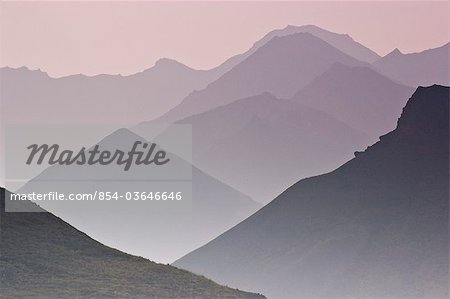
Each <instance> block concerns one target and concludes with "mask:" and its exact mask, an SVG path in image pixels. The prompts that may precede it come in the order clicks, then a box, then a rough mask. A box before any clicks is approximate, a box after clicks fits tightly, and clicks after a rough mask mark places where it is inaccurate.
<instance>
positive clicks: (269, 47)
mask: <svg viewBox="0 0 450 299" xmlns="http://www.w3.org/2000/svg"><path fill="white" fill-rule="evenodd" d="M336 62H340V63H343V64H346V65H350V66H362V65H366V63H364V62H361V61H359V60H357V59H355V58H353V57H351V56H349V55H347V54H345V53H343V52H341V51H340V50H338V49H336V48H334V47H333V46H331V45H330V44H328V43H327V42H325V41H323V40H321V39H320V38H318V37H316V36H314V35H312V34H310V33H304V32H300V33H294V34H291V35H286V36H275V37H273V38H272V39H270V40H269V41H268V42H266V43H265V44H264V45H262V46H261V47H259V48H258V49H257V50H256V51H255V52H254V53H253V54H251V55H249V56H248V57H247V58H245V59H244V60H243V61H242V62H241V63H239V64H238V65H236V66H235V67H233V68H232V69H231V70H230V71H228V72H227V73H225V74H224V75H222V76H221V77H220V78H219V79H217V80H216V81H214V82H212V83H210V84H209V85H208V86H207V87H206V88H205V89H203V90H200V91H196V92H193V93H191V94H190V95H189V96H188V97H186V98H185V99H184V100H183V101H182V102H181V104H180V105H178V106H177V107H175V108H174V109H172V110H170V111H169V112H167V113H166V114H164V115H163V116H161V117H160V118H157V119H156V120H155V121H156V122H159V123H171V122H173V121H176V120H180V119H182V118H184V117H187V116H191V115H194V114H198V113H201V112H205V111H207V110H210V109H212V108H215V107H219V106H222V105H225V104H229V103H231V102H232V101H235V100H238V99H241V98H245V97H249V96H253V95H256V94H260V93H263V92H270V93H272V94H273V95H275V96H277V97H280V98H291V97H292V96H293V95H294V94H295V93H296V92H297V91H298V90H299V89H301V88H302V87H304V86H305V85H306V84H308V83H309V82H310V81H311V80H312V79H314V78H315V77H317V76H319V75H320V74H322V73H323V72H324V71H326V70H327V69H328V68H329V67H330V66H331V65H333V64H334V63H336Z"/></svg>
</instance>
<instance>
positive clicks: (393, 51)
mask: <svg viewBox="0 0 450 299" xmlns="http://www.w3.org/2000/svg"><path fill="white" fill-rule="evenodd" d="M400 55H403V53H402V52H401V51H400V50H399V49H398V48H395V49H394V50H392V51H391V52H390V53H389V54H387V55H386V57H387V56H400Z"/></svg>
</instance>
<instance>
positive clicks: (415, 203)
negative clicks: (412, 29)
mask: <svg viewBox="0 0 450 299" xmlns="http://www.w3.org/2000/svg"><path fill="white" fill-rule="evenodd" d="M449 92H450V88H449V87H443V86H437V85H434V86H431V87H426V88H424V87H419V88H418V89H417V90H416V92H415V93H414V95H413V96H412V98H411V99H410V100H409V101H408V103H407V105H406V107H405V108H404V110H403V113H402V116H401V117H400V119H399V121H398V125H397V128H396V129H395V130H394V131H392V132H390V133H388V134H387V135H384V136H382V137H381V140H380V141H379V142H377V143H376V144H374V145H373V146H371V147H369V148H368V149H367V150H366V151H364V152H361V153H356V157H355V158H354V159H352V160H351V161H349V162H348V163H346V164H344V165H343V166H342V167H340V168H339V169H337V170H335V171H333V172H330V173H328V174H325V175H321V176H317V177H312V178H308V179H305V180H301V181H299V182H298V183H296V184H294V185H293V186H292V187H290V188H289V189H288V190H286V191H285V192H284V193H282V194H281V195H280V196H278V197H277V198H276V199H275V200H273V201H272V202H271V203H270V204H268V205H266V206H265V207H264V208H262V209H261V210H259V211H258V212H257V213H255V214H254V215H252V216H251V217H249V218H248V219H246V220H245V221H243V222H241V223H240V224H239V225H237V226H235V227H234V228H232V229H230V230H229V231H228V232H226V233H225V234H223V235H221V236H219V237H218V238H216V239H215V240H213V241H211V242H210V243H208V244H207V245H205V246H203V247H201V248H199V249H198V250H196V251H194V252H192V253H190V254H188V255H187V256H185V257H183V258H182V259H180V260H178V261H177V262H175V263H174V265H176V266H177V267H181V268H185V269H189V270H191V271H193V272H195V273H199V274H203V275H206V276H208V277H211V278H213V279H215V280H216V281H219V282H220V283H224V284H227V285H231V286H233V287H239V288H245V289H248V290H257V291H259V292H266V293H265V294H266V295H267V296H269V297H273V298H448V295H449V291H448V281H449V271H448V262H449V256H448V253H449V229H448V225H449V220H448V215H449V170H448V166H449V154H448V153H449V113H448V111H449Z"/></svg>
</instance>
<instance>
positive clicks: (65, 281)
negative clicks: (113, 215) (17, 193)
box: [0, 188, 263, 298]
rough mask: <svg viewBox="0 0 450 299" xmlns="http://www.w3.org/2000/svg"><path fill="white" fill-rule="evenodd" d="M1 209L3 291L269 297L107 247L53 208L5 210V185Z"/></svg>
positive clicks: (33, 294) (0, 191)
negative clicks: (69, 222) (37, 210)
mask: <svg viewBox="0 0 450 299" xmlns="http://www.w3.org/2000/svg"><path fill="white" fill-rule="evenodd" d="M6 196H9V192H6ZM8 200H9V199H8ZM20 204H21V205H34V204H33V203H30V202H21V203H20ZM0 209H1V210H0V225H1V235H0V240H1V242H0V251H1V256H0V282H1V286H2V288H1V296H2V297H5V298H30V297H39V298H50V297H51V298H55V297H58V298H74V297H77V298H78V297H82V298H106V297H108V298H125V297H128V298H129V297H133V298H138V297H139V298H263V296H261V295H256V294H251V293H247V292H242V291H238V290H234V289H230V288H227V287H223V286H220V285H218V284H216V283H214V282H213V281H211V280H209V279H207V278H205V277H202V276H197V275H194V274H192V273H189V272H187V271H185V270H180V269H177V268H175V267H172V266H169V265H162V264H157V263H154V262H151V261H149V260H147V259H144V258H141V257H136V256H131V255H128V254H125V253H123V252H121V251H118V250H116V249H113V248H110V247H106V246H104V245H102V244H101V243H99V242H97V241H95V240H93V239H91V238H90V237H88V236H87V235H85V234H84V233H82V232H80V231H78V230H77V229H75V228H74V227H72V226H70V225H69V224H67V223H66V222H64V221H62V220H61V219H60V218H57V217H55V216H54V215H52V214H50V213H47V212H40V213H5V190H4V189H3V188H2V189H0ZM30 209H33V208H30Z"/></svg>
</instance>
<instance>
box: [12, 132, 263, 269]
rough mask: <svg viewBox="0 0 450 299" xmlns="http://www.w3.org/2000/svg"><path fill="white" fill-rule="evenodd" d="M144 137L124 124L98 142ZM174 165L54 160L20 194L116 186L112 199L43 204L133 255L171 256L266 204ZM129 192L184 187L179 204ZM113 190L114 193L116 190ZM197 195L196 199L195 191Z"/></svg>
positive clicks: (113, 145)
mask: <svg viewBox="0 0 450 299" xmlns="http://www.w3.org/2000/svg"><path fill="white" fill-rule="evenodd" d="M135 141H142V142H145V140H144V139H142V138H141V137H140V136H137V135H135V134H133V133H131V132H130V131H129V130H126V129H121V130H118V131H116V132H114V133H113V134H111V135H109V136H107V137H106V138H104V139H103V140H102V141H100V142H99V143H98V144H99V145H100V150H105V149H110V150H111V151H113V150H114V151H115V150H116V149H120V150H122V151H125V152H126V151H129V150H130V149H131V146H132V144H133V143H134V142H135ZM168 158H170V163H167V164H166V165H163V166H145V165H142V166H140V167H138V166H137V165H133V167H132V168H130V169H129V171H126V172H125V171H124V170H123V166H121V165H119V166H118V165H115V164H114V165H104V166H98V165H93V166H89V165H83V166H77V165H71V166H59V165H58V166H52V167H49V168H47V169H45V170H44V171H43V172H42V173H41V174H39V175H38V176H37V177H35V178H33V179H32V180H30V181H29V182H27V183H26V184H25V185H24V186H23V187H22V188H20V189H19V190H18V191H17V193H27V194H28V193H31V192H39V193H47V192H50V191H53V192H60V193H65V194H66V195H68V194H70V193H75V194H89V193H94V192H96V191H98V192H118V193H119V195H122V196H124V198H122V199H119V200H118V201H114V200H113V201H111V202H105V201H103V202H101V201H95V202H86V203H85V204H83V202H81V203H80V202H76V201H75V202H63V203H61V202H39V204H40V205H41V206H42V207H44V208H45V209H46V210H48V211H49V212H52V213H53V214H55V215H57V216H58V217H61V218H62V219H64V220H65V221H67V222H69V223H70V224H71V225H73V226H74V227H76V228H77V229H79V230H81V231H83V232H86V233H87V234H89V235H90V236H92V237H93V238H94V239H96V240H98V241H100V242H102V243H104V244H106V245H108V246H112V247H114V248H118V249H120V250H123V251H125V252H128V253H132V254H135V255H140V256H144V257H147V258H151V259H153V260H155V261H158V262H172V261H174V260H176V259H177V258H179V257H181V256H183V255H185V254H187V253H188V252H190V251H192V250H194V249H195V248H198V247H199V246H201V245H203V244H205V243H207V242H208V241H210V240H212V239H213V238H214V237H216V236H217V235H219V234H221V233H223V232H225V231H226V230H227V229H229V228H230V227H232V226H234V225H236V224H237V223H239V222H240V221H242V220H244V219H245V218H246V217H248V216H249V215H251V214H252V213H254V212H255V211H256V210H258V209H259V208H260V207H261V204H259V203H257V202H255V201H253V200H252V199H251V198H249V197H248V196H246V195H243V194H242V193H240V192H238V191H236V190H234V189H233V188H231V187H229V186H227V185H225V184H223V183H222V182H220V181H218V180H216V179H214V178H212V177H210V176H209V175H207V174H205V173H204V172H202V171H200V170H199V169H197V168H195V167H193V166H192V165H191V164H190V163H188V162H186V161H185V160H183V159H181V158H179V157H177V156H175V155H173V154H170V153H169V156H168ZM127 192H131V193H132V194H134V192H145V194H148V193H149V192H153V193H155V192H161V193H162V192H182V196H183V200H182V201H181V202H169V201H168V202H162V201H152V200H146V201H139V202H135V201H133V200H132V201H126V200H125V195H126V193H127ZM111 194H112V193H111ZM189 194H192V198H190V197H189Z"/></svg>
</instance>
